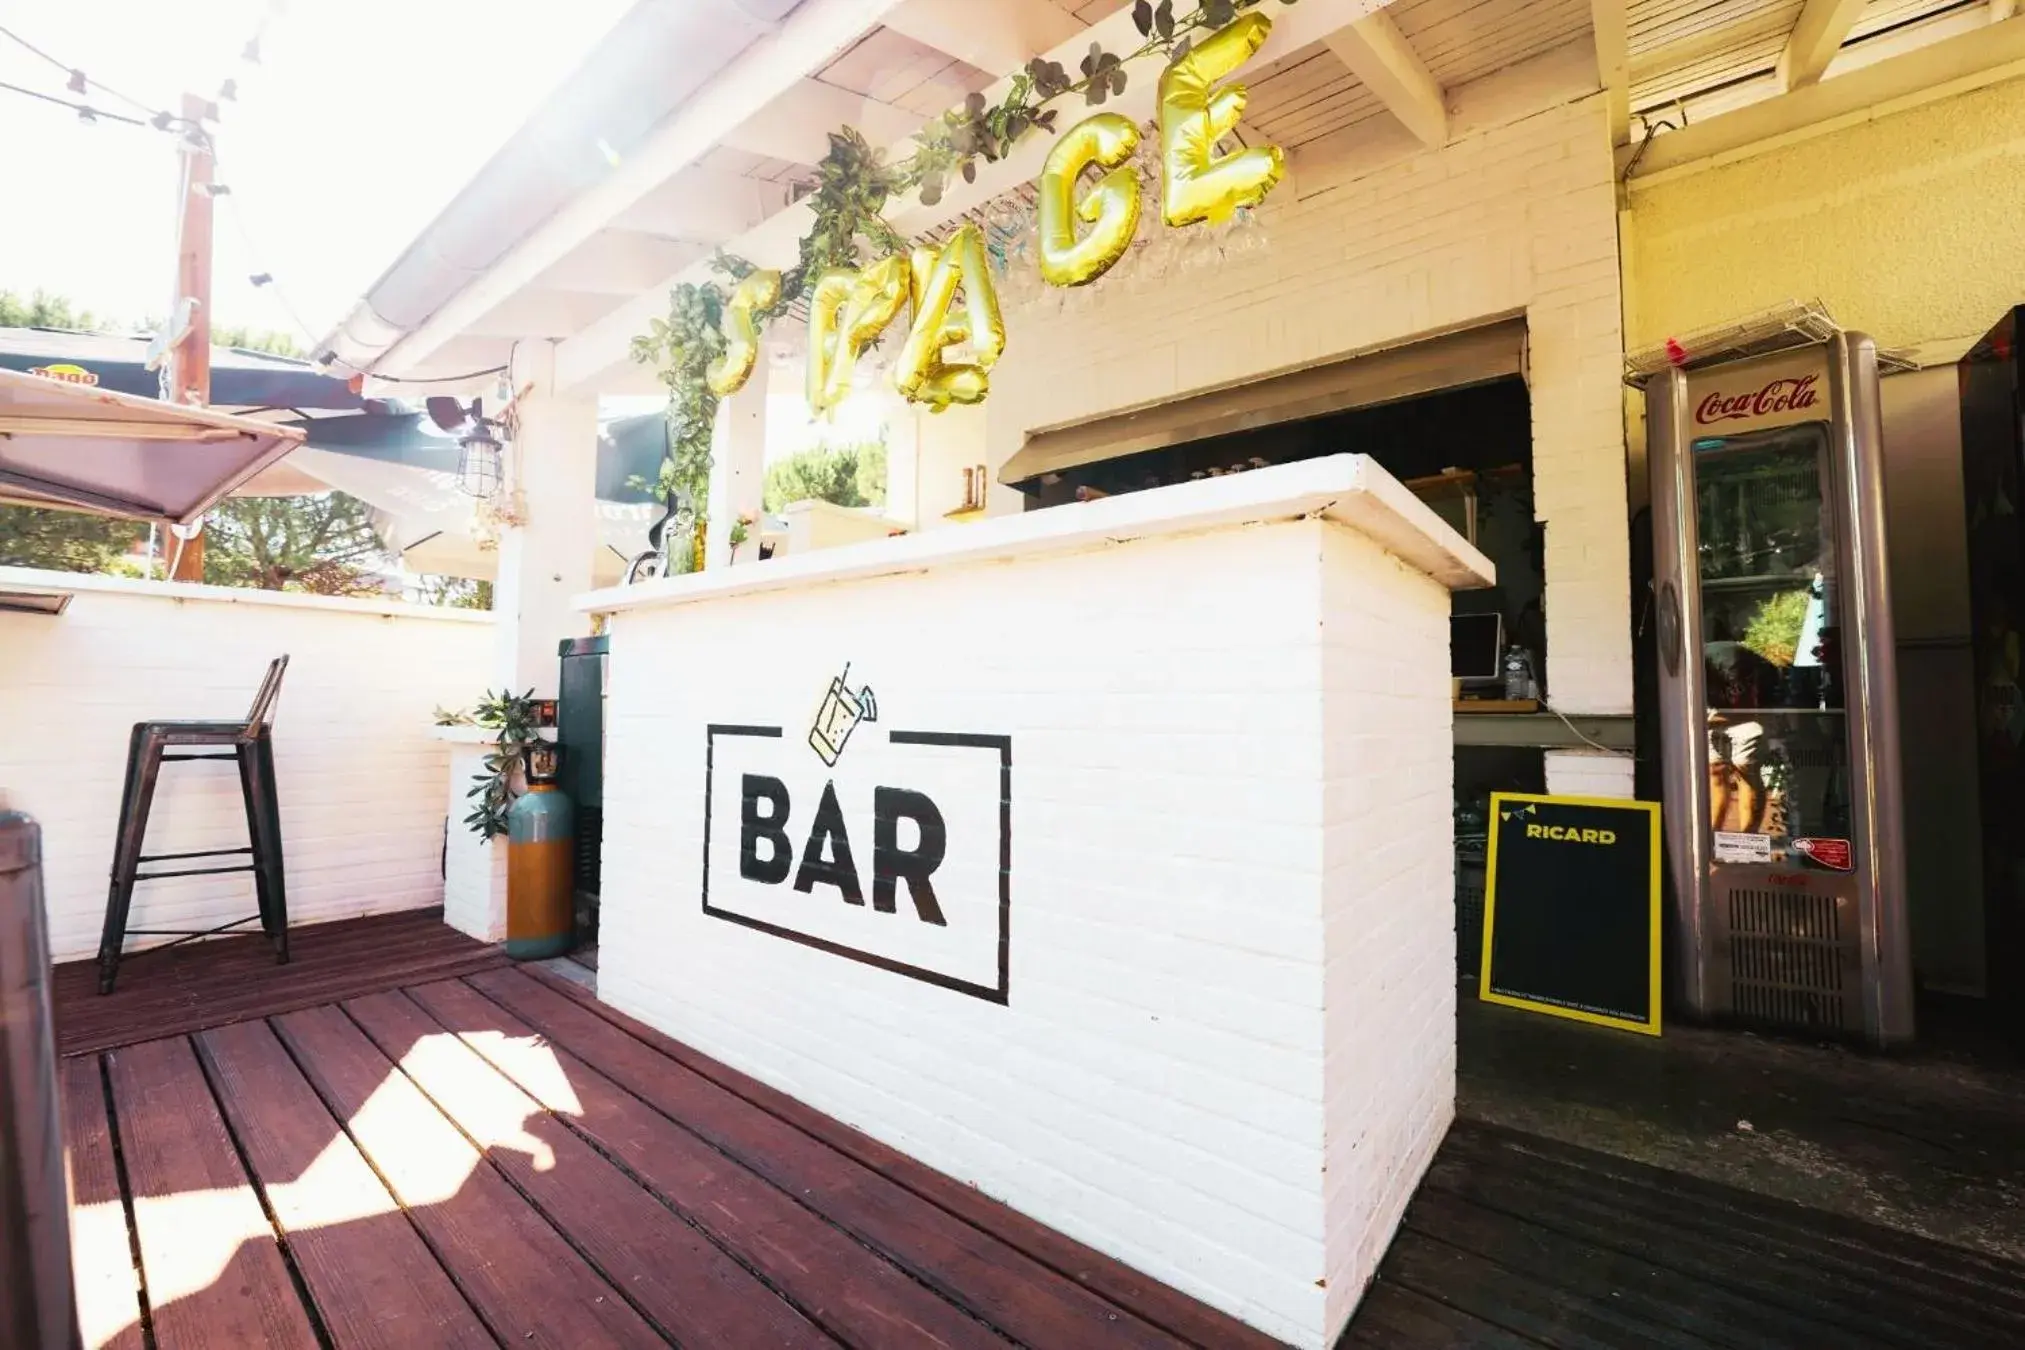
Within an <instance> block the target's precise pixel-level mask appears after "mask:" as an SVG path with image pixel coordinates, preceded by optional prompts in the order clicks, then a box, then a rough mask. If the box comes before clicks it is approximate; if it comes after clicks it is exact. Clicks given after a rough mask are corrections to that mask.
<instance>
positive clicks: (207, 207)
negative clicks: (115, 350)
mask: <svg viewBox="0 0 2025 1350" xmlns="http://www.w3.org/2000/svg"><path fill="white" fill-rule="evenodd" d="M210 111H211V108H210V103H209V101H208V100H206V99H202V98H199V97H198V96H197V95H195V94H185V95H183V135H182V137H181V138H180V139H179V141H178V143H177V145H178V151H179V153H180V155H181V156H182V172H181V175H180V179H179V181H180V186H181V200H180V201H179V203H178V205H179V206H180V208H181V215H180V217H179V220H178V223H177V227H176V289H175V294H174V295H173V296H172V297H171V298H170V304H169V323H170V324H171V325H172V326H173V325H176V324H178V323H179V322H180V320H181V317H182V315H183V314H185V313H187V314H188V315H189V321H188V323H187V324H184V325H183V331H182V332H181V333H180V334H176V335H175V341H174V342H173V343H172V344H171V345H170V347H169V350H168V365H167V370H168V380H167V384H168V388H167V389H166V391H165V393H166V394H167V396H168V398H169V400H170V401H171V402H174V403H194V404H197V405H198V406H200V407H202V406H208V405H209V404H210V402H211V248H212V244H211V227H212V213H213V209H214V202H215V199H214V198H213V197H212V195H211V192H210V188H211V183H212V174H213V172H214V169H215V161H214V157H213V154H212V146H211V135H210V133H209V132H208V131H206V130H205V129H204V118H205V115H206V114H207V113H209V112H210ZM186 302H187V303H186ZM163 542H164V545H165V548H164V552H165V554H166V556H167V558H168V564H169V566H168V572H167V579H168V580H170V581H202V580H203V579H204V535H203V530H202V527H201V525H200V526H199V528H198V532H197V533H196V534H194V535H192V536H191V537H190V538H188V539H175V538H171V539H167V540H164V541H163Z"/></svg>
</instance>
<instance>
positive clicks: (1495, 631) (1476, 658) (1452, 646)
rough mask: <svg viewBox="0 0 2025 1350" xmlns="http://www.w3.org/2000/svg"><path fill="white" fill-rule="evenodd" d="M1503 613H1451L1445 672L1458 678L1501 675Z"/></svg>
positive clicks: (1503, 648) (1485, 678)
mask: <svg viewBox="0 0 2025 1350" xmlns="http://www.w3.org/2000/svg"><path fill="white" fill-rule="evenodd" d="M1504 658H1505V616H1504V615H1502V614H1500V613H1498V612H1497V611H1495V610H1493V611H1492V612H1491V613H1489V614H1451V615H1449V618H1448V673H1449V674H1450V675H1452V676H1454V677H1455V678H1456V679H1458V680H1495V679H1498V678H1500V677H1501V676H1502V675H1503V674H1504Z"/></svg>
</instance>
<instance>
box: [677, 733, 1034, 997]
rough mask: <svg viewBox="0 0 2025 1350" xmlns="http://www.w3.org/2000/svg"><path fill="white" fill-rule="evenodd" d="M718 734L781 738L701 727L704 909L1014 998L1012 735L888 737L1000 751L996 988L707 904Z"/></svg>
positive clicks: (864, 959) (954, 985) (932, 980)
mask: <svg viewBox="0 0 2025 1350" xmlns="http://www.w3.org/2000/svg"><path fill="white" fill-rule="evenodd" d="M719 736H758V737H766V738H769V739H779V738H780V736H781V728H779V727H760V726H738V725H733V724H727V723H721V722H712V723H710V724H709V725H708V726H707V727H706V728H705V735H704V747H703V897H702V898H703V912H704V913H705V914H706V915H708V916H709V917H711V918H713V919H722V920H724V921H725V922H727V923H735V924H738V925H739V926H741V927H744V928H751V929H753V930H755V931H757V932H761V933H766V934H769V935H771V936H773V937H777V938H785V939H786V940H787V941H789V942H793V943H798V944H799V945H801V946H804V947H813V948H814V949H815V950H817V951H820V952H828V953H829V954H830V955H832V956H841V957H844V958H845V959H846V960H850V961H856V962H858V963H860V964H862V965H868V966H874V967H877V968H878V969H880V970H886V971H891V972H892V973H893V974H895V975H904V976H906V977H907V978H908V979H910V980H919V981H921V982H922V983H924V984H932V985H935V986H937V987H938V988H942V989H949V990H953V991H955V992H956V993H959V994H968V995H970V996H971V997H972V998H980V999H983V1000H984V1001H985V1002H987V1003H996V1004H999V1005H1000V1006H1005V1005H1007V1004H1008V1003H1010V1001H1011V998H1012V737H1010V736H994V735H984V734H973V733H970V732H960V731H894V732H888V733H887V740H888V741H889V742H890V743H891V744H894V745H944V746H961V747H967V748H970V749H977V750H996V751H998V785H999V792H998V987H997V988H992V987H990V986H987V985H982V984H977V983H974V982H972V981H970V980H960V979H957V978H956V977H955V976H953V975H945V974H943V973H942V972H941V971H938V970H925V969H923V968H922V967H920V966H914V965H909V964H907V963H906V962H905V961H896V960H894V959H892V958H891V957H887V956H879V955H877V954H876V953H873V952H867V951H861V950H859V949H858V948H856V947H847V946H845V945H844V944H843V943H841V942H832V941H830V940H829V939H827V938H819V937H813V936H811V935H810V934H807V933H798V932H796V931H795V930H794V929H792V928H783V927H781V926H780V925H779V924H774V923H768V922H767V921H766V920H764V919H755V918H753V917H752V916H750V915H747V914H734V913H732V912H731V911H730V910H725V909H718V908H715V907H714V906H712V905H711V903H710V820H711V816H712V815H713V814H715V812H714V810H713V801H712V797H711V789H712V783H713V780H714V779H715V777H716V773H717V738H718V737H719Z"/></svg>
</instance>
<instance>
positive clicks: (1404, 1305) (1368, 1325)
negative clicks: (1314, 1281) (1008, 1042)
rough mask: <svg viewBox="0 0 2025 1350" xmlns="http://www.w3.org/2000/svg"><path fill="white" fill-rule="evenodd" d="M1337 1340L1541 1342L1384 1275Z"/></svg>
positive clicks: (1417, 1345) (1486, 1346)
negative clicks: (1453, 1306)
mask: <svg viewBox="0 0 2025 1350" xmlns="http://www.w3.org/2000/svg"><path fill="white" fill-rule="evenodd" d="M1336 1344H1337V1346H1338V1347H1339V1350H1340V1347H1343V1346H1352V1345H1370V1346H1380V1347H1383V1350H1535V1347H1537V1346H1539V1345H1541V1344H1542V1342H1540V1341H1536V1340H1532V1339H1530V1338H1528V1337H1525V1336H1519V1335H1515V1334H1514V1333H1512V1332H1510V1331H1507V1330H1505V1329H1504V1328H1503V1327H1498V1326H1493V1325H1491V1324H1490V1323H1489V1322H1486V1321H1484V1320H1482V1319H1481V1318H1477V1317H1472V1316H1470V1315H1469V1314H1468V1313H1463V1312H1457V1311H1456V1310H1455V1309H1454V1308H1451V1307H1448V1306H1447V1305H1445V1304H1442V1303H1439V1302H1437V1301H1435V1300H1434V1299H1431V1298H1428V1297H1427V1296H1426V1295H1424V1294H1418V1293H1415V1292H1414V1291H1413V1290H1411V1289H1405V1288H1402V1287H1400V1286H1398V1285H1395V1284H1389V1283H1387V1282H1386V1281H1385V1280H1384V1279H1378V1280H1375V1281H1373V1282H1372V1285H1371V1287H1370V1288H1369V1289H1367V1290H1365V1291H1364V1301H1363V1302H1362V1303H1360V1304H1358V1305H1357V1312H1356V1315H1355V1316H1353V1317H1352V1318H1351V1319H1350V1325H1349V1326H1348V1327H1347V1328H1345V1329H1344V1332H1343V1338H1342V1339H1341V1340H1339V1341H1338V1342H1337V1343H1336Z"/></svg>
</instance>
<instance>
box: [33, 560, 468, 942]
mask: <svg viewBox="0 0 2025 1350" xmlns="http://www.w3.org/2000/svg"><path fill="white" fill-rule="evenodd" d="M8 590H42V591H61V592H69V593H70V594H71V596H72V599H71V601H70V604H69V607H68V608H67V609H66V610H65V612H64V613H62V614H61V615H55V616H49V615H39V614H26V613H14V612H6V611H0V797H4V798H5V800H6V801H7V803H8V804H9V805H11V806H12V807H13V808H14V809H16V810H22V811H26V812H28V813H29V814H30V815H32V816H34V817H35V818H36V819H37V820H38V821H39V822H40V823H41V825H42V828H43V857H44V860H45V869H44V872H45V875H44V881H45V885H46V888H47V891H48V904H49V913H50V940H51V943H52V946H53V947H54V951H55V955H56V959H58V960H59V961H62V960H72V959H77V958H82V957H89V956H91V955H93V954H94V953H96V951H97V950H98V943H99V932H100V925H101V923H102V922H103V919H104V915H105V902H106V888H107V882H108V879H109V873H110V871H111V867H112V855H113V845H114V836H115V834H116V832H117V829H118V825H119V803H120V787H121V782H122V778H123V775H124V773H125V771H126V755H127V736H128V732H129V730H130V729H131V728H132V726H133V724H134V723H135V722H140V721H147V720H154V719H162V718H220V719H229V718H242V717H244V716H245V714H246V709H247V705H248V704H249V703H251V701H252V698H253V691H254V689H255V687H256V686H257V685H258V684H259V683H260V678H261V676H262V675H263V674H264V673H265V672H266V669H267V663H268V662H269V661H270V660H272V659H273V658H274V657H276V656H280V655H283V654H286V655H287V656H288V657H289V667H288V675H287V678H286V680H285V681H284V683H283V685H282V690H281V701H280V704H279V707H278V709H277V712H276V716H275V723H274V744H275V770H276V777H277V778H278V780H279V795H280V802H281V830H282V841H283V849H284V854H285V858H286V862H287V881H288V907H289V919H290V921H291V923H293V924H296V925H301V924H309V923H317V922H321V921H324V920H329V919H342V918H350V917H354V916H358V915H364V914H377V913H383V912H387V911H392V910H401V909H415V908H424V907H428V906H431V905H437V904H440V903H442V899H443V871H442V858H443V846H444V801H445V799H446V796H447V793H448V789H449V783H448V774H449V749H450V747H448V746H447V745H444V744H443V743H441V742H439V741H436V740H434V739H432V738H431V736H430V734H429V724H430V720H431V718H430V715H431V713H432V711H433V710H434V709H435V708H436V707H437V706H438V705H444V706H463V705H468V704H469V703H471V702H472V701H473V700H474V699H475V698H476V697H477V696H478V695H479V694H480V693H482V692H483V687H484V684H485V679H486V675H487V672H488V670H489V668H490V665H489V663H490V660H491V655H492V632H491V627H492V624H491V616H490V615H488V614H482V613H473V612H470V611H464V610H448V609H435V608H431V607H425V606H418V605H405V604H401V603H398V602H386V601H378V600H352V599H334V598H329V597H323V596H310V595H293V594H279V593H274V592H267V591H248V590H236V589H228V588H224V587H215V586H194V585H181V584H177V585H169V584H164V583H159V582H140V581H129V580H123V579H118V578H109V577H95V576H73V575H70V574H66V573H56V572H32V571H26V570H22V569H16V568H0V591H8ZM245 842H246V816H245V812H244V809H243V807H242V805H241V798H240V791H239V780H238V776H237V772H236V770H235V769H234V768H233V766H232V765H231V764H229V763H203V762H195V763H190V762H185V763H175V764H168V765H165V766H164V767H163V769H162V776H161V780H160V785H159V787H158V788H157V790H156V793H155V804H154V810H153V813H152V815H151V817H150V819H149V823H148V834H147V848H146V851H147V852H149V853H172V852H184V851H190V850H196V849H207V848H236V847H240V846H242V845H243V844H244V843H245ZM214 861H215V862H216V863H217V864H219V865H229V864H231V863H233V862H235V861H238V860H236V859H232V858H222V859H217V860H214ZM189 865H191V866H202V865H204V864H203V863H192V864H189ZM253 909H254V902H253V885H252V880H251V878H250V877H249V876H247V875H244V874H236V875H225V876H210V877H184V878H177V879H172V880H166V881H158V882H152V883H144V884H142V885H141V886H138V887H136V888H135V891H134V903H133V912H132V915H131V917H130V919H129V924H130V926H131V927H134V928H209V927H213V926H215V925H217V924H221V923H225V922H227V921H229V920H232V919H236V918H239V917H242V916H243V915H248V914H251V913H252V912H253ZM159 941H161V939H149V938H133V939H130V940H129V948H130V949H138V948H140V947H143V946H147V945H152V944H153V943H155V942H159Z"/></svg>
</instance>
